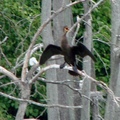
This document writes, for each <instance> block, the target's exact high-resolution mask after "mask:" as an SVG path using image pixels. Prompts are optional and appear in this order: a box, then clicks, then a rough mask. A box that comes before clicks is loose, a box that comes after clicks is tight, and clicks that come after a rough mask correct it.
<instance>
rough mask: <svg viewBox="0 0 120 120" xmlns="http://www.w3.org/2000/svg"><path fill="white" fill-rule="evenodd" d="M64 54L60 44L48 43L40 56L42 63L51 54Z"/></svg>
mask: <svg viewBox="0 0 120 120" xmlns="http://www.w3.org/2000/svg"><path fill="white" fill-rule="evenodd" d="M58 54H62V50H61V48H60V47H59V46H56V45H51V44H50V45H48V46H47V47H46V49H45V50H44V51H43V53H42V55H41V58H40V62H39V63H40V65H42V64H44V63H45V62H46V61H47V60H48V59H49V58H50V57H51V56H53V55H58Z"/></svg>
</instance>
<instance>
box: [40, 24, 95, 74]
mask: <svg viewBox="0 0 120 120" xmlns="http://www.w3.org/2000/svg"><path fill="white" fill-rule="evenodd" d="M63 31H64V34H63V36H62V40H61V47H59V46H56V45H52V44H49V45H48V46H47V47H46V49H45V50H44V51H43V53H42V55H41V58H40V65H42V64H44V63H45V62H46V61H47V60H48V59H49V58H50V57H51V56H53V55H58V54H61V55H63V56H64V60H65V62H64V63H63V64H61V65H60V68H61V69H62V68H63V67H64V66H65V63H67V64H68V65H70V66H71V65H72V67H73V70H74V71H70V70H69V73H70V74H71V75H74V76H77V75H78V73H77V68H78V66H77V65H76V58H75V56H76V55H79V56H80V57H82V58H83V57H85V56H87V55H88V56H90V57H91V58H92V59H93V60H94V61H95V57H94V56H93V54H92V53H91V52H90V51H89V50H88V49H87V47H86V46H85V45H83V44H82V43H79V44H78V45H76V46H70V45H69V44H68V41H67V37H66V33H67V32H68V31H69V28H68V27H67V26H65V27H64V28H63ZM78 69H79V68H78Z"/></svg>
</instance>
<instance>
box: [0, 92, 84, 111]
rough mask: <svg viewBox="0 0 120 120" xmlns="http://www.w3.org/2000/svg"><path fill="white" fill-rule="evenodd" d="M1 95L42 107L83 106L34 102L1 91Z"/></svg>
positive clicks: (73, 107) (72, 107) (74, 107)
mask: <svg viewBox="0 0 120 120" xmlns="http://www.w3.org/2000/svg"><path fill="white" fill-rule="evenodd" d="M0 95H2V96H4V97H7V98H9V99H12V100H17V101H20V102H28V103H29V104H34V105H37V106H40V107H60V108H68V109H69V108H71V109H76V108H77V109H78V108H82V106H66V105H60V104H52V105H47V104H42V103H38V102H34V101H32V100H27V99H21V98H16V97H13V96H10V95H7V94H5V93H2V92H0Z"/></svg>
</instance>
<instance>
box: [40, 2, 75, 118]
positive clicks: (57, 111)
mask: <svg viewBox="0 0 120 120" xmlns="http://www.w3.org/2000/svg"><path fill="white" fill-rule="evenodd" d="M68 3H69V0H66V1H65V3H64V1H62V0H53V1H52V2H51V0H43V1H42V23H43V22H44V21H45V20H46V19H47V18H48V17H49V16H50V15H51V9H52V8H53V11H54V12H55V11H56V10H58V9H59V8H60V7H62V5H63V6H65V4H68ZM51 6H52V7H51ZM66 16H67V17H66ZM71 21H72V20H71V11H70V8H69V9H68V10H66V11H65V12H63V13H60V14H59V15H58V16H56V17H55V18H54V19H53V28H52V27H51V23H49V24H48V25H47V26H46V28H45V29H44V31H43V33H42V36H43V42H44V44H45V46H47V45H48V44H50V43H51V44H56V45H59V46H60V39H61V37H62V35H63V26H65V25H68V26H71ZM52 30H53V31H52ZM52 33H53V34H52ZM53 63H58V64H62V63H63V58H62V59H60V60H57V61H50V62H48V63H47V64H53ZM67 72H68V71H67V70H55V69H52V70H49V71H47V73H46V79H48V80H54V81H56V80H58V81H62V80H67ZM70 96H73V95H70V93H69V90H68V89H67V87H66V86H63V85H54V84H47V97H48V104H62V105H69V103H71V101H72V104H73V98H70ZM70 105H71V104H70ZM71 113H72V114H71ZM73 113H74V112H71V111H69V109H63V108H48V120H67V119H69V120H74V115H73ZM71 118H72V119H71Z"/></svg>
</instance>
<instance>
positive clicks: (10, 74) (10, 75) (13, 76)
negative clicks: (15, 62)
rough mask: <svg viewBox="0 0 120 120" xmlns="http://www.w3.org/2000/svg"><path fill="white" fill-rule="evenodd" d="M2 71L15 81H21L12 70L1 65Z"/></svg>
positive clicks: (0, 69)
mask: <svg viewBox="0 0 120 120" xmlns="http://www.w3.org/2000/svg"><path fill="white" fill-rule="evenodd" d="M0 73H3V74H4V75H6V76H8V77H9V78H11V79H12V80H13V81H14V82H19V79H18V78H17V77H16V76H15V75H14V74H13V73H11V72H10V71H8V70H6V69H5V68H4V67H2V66H0Z"/></svg>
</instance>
